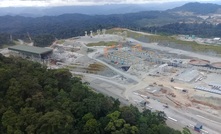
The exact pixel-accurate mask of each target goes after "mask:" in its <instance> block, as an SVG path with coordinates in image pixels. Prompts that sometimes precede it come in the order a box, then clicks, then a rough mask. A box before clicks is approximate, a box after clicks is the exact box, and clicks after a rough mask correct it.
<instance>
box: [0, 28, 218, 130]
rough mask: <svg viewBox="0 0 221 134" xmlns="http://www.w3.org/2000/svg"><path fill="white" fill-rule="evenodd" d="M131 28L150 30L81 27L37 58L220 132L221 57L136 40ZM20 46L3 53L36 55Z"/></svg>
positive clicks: (126, 98) (178, 121)
mask: <svg viewBox="0 0 221 134" xmlns="http://www.w3.org/2000/svg"><path fill="white" fill-rule="evenodd" d="M129 32H133V33H136V34H137V35H138V36H139V35H140V36H141V35H145V34H147V35H148V33H142V32H135V31H130V30H126V29H124V30H118V29H115V32H108V30H107V31H106V30H98V31H97V32H96V33H93V32H92V31H91V32H90V33H87V32H85V36H79V37H73V38H70V39H63V40H57V41H56V42H54V43H53V45H51V46H50V47H49V48H45V49H47V50H49V51H50V52H49V51H45V52H49V54H48V55H47V56H46V57H47V58H45V59H44V60H43V62H42V59H41V60H40V61H41V62H42V63H43V64H45V65H47V66H48V68H49V69H57V68H67V69H69V70H70V72H71V73H72V74H73V75H74V76H79V77H81V78H82V80H83V81H84V82H87V83H88V85H89V86H90V87H91V88H92V89H93V90H94V91H95V92H98V93H103V94H105V95H107V96H111V97H113V98H115V99H119V100H120V101H121V102H122V104H123V105H130V104H132V105H134V106H137V107H138V108H139V109H140V110H143V109H149V110H152V111H164V112H165V113H166V115H167V124H168V125H169V126H172V127H173V128H175V129H179V130H181V129H182V128H183V127H188V128H189V129H190V130H191V132H193V133H197V132H196V131H194V130H196V129H197V128H196V127H197V126H201V128H200V131H199V132H200V133H204V134H220V133H221V127H220V126H221V116H220V115H221V57H218V56H211V55H207V54H202V53H196V52H192V51H186V50H181V49H177V48H175V47H174V48H173V47H168V46H162V45H159V43H157V42H148V41H143V40H137V39H135V38H132V37H130V36H128V34H129ZM153 36H154V35H153ZM22 47H23V48H24V49H25V50H21V49H22V48H15V47H14V46H12V47H10V48H5V49H2V50H1V53H2V54H4V55H5V56H9V55H18V56H22V57H23V58H29V59H30V60H38V58H35V56H33V55H32V56H30V52H28V53H29V55H28V56H27V51H29V49H28V48H25V46H24V45H23V46H22ZM26 47H31V46H26ZM30 49H31V48H30ZM39 51H40V50H39ZM45 55H46V53H45V54H43V55H40V58H42V56H45ZM202 126H203V127H202Z"/></svg>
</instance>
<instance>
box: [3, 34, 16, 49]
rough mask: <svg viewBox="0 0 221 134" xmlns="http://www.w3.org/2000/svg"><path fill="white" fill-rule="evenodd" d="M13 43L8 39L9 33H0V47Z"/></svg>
mask: <svg viewBox="0 0 221 134" xmlns="http://www.w3.org/2000/svg"><path fill="white" fill-rule="evenodd" d="M14 44H15V43H14V42H13V41H12V40H11V39H10V34H6V33H2V34H0V48H2V47H4V46H6V45H7V46H8V45H14Z"/></svg>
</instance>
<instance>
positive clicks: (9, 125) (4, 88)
mask: <svg viewBox="0 0 221 134" xmlns="http://www.w3.org/2000/svg"><path fill="white" fill-rule="evenodd" d="M0 76H1V77H0V120H1V122H0V133H2V134H3V133H8V134H34V133H36V134H46V133H48V134H50V133H53V134H69V133H70V134H181V132H179V131H175V130H173V129H172V128H169V127H168V126H166V125H165V120H166V118H165V114H164V113H163V112H151V111H149V110H144V111H143V112H142V113H140V112H139V111H138V109H137V108H136V107H134V106H132V105H131V106H120V102H119V101H118V100H115V99H113V98H110V97H106V96H104V95H102V94H97V93H95V92H93V91H92V90H91V89H90V88H89V87H88V86H87V84H86V83H82V81H81V79H80V78H78V77H72V74H71V73H70V72H69V71H68V70H65V69H58V70H50V69H47V68H46V67H45V66H42V65H41V64H39V63H34V62H30V61H27V60H24V59H20V58H13V57H11V58H6V57H3V56H2V55H0ZM185 132H187V130H185ZM183 133H184V132H183ZM185 134H186V133H185ZM187 134H188V133H187Z"/></svg>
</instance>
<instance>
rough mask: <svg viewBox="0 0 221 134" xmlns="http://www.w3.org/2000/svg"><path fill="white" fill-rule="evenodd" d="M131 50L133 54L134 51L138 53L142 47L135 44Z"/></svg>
mask: <svg viewBox="0 0 221 134" xmlns="http://www.w3.org/2000/svg"><path fill="white" fill-rule="evenodd" d="M132 50H133V51H134V52H135V51H139V52H141V51H142V46H141V45H140V44H137V45H135V46H133V47H132Z"/></svg>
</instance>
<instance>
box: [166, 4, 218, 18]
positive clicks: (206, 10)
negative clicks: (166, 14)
mask: <svg viewBox="0 0 221 134" xmlns="http://www.w3.org/2000/svg"><path fill="white" fill-rule="evenodd" d="M220 9H221V5H218V4H212V3H199V2H193V3H187V4H185V5H183V6H181V7H176V8H173V9H170V10H168V11H170V12H192V13H194V14H202V15H204V14H211V13H217V11H218V10H220Z"/></svg>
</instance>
